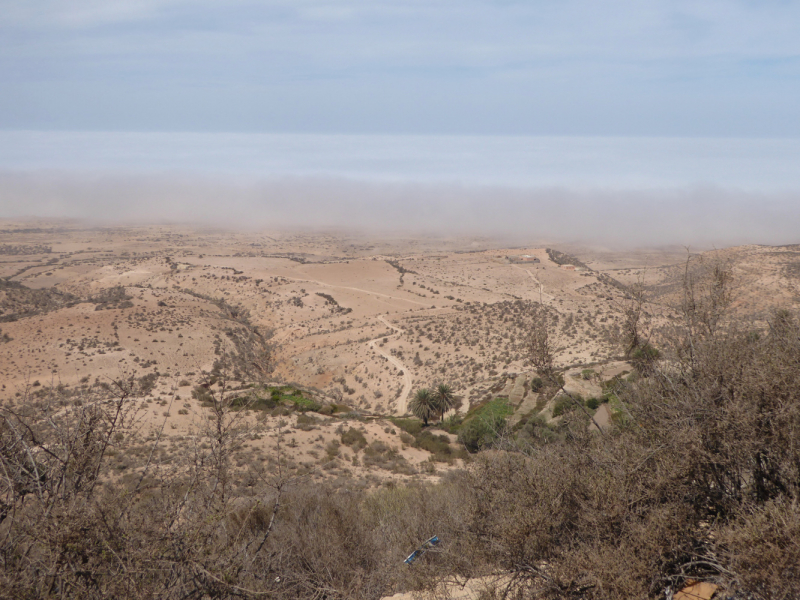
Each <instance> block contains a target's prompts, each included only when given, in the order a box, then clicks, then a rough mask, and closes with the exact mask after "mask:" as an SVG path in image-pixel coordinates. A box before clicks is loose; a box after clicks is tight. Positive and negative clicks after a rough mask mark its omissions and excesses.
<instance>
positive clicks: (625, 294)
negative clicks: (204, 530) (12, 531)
mask: <svg viewBox="0 0 800 600" xmlns="http://www.w3.org/2000/svg"><path fill="white" fill-rule="evenodd" d="M0 230H1V231H2V243H0V258H2V260H1V261H0V278H1V279H0V286H2V287H0V323H1V325H0V341H1V342H2V343H0V375H1V376H2V402H3V407H4V409H3V410H4V411H5V412H4V414H5V417H4V419H5V420H4V422H5V423H12V422H13V421H14V419H16V420H17V421H19V422H20V423H22V422H23V421H24V418H33V419H34V420H35V421H37V422H38V423H39V424H40V426H44V427H45V430H47V429H48V427H49V426H48V425H47V423H51V424H53V426H54V427H55V424H56V423H62V424H63V425H59V427H62V426H63V427H66V428H67V430H70V428H76V429H73V431H78V430H80V429H81V423H84V420H85V419H87V418H88V417H87V415H88V414H93V413H92V411H97V410H100V411H106V410H107V408H106V407H107V406H116V407H117V408H116V410H117V411H118V414H120V415H122V414H124V415H126V416H125V418H124V419H122V417H120V418H121V419H122V420H121V421H120V422H119V423H116V422H115V425H114V427H113V428H112V429H113V431H114V437H113V439H111V438H105V440H106V443H107V447H105V446H104V448H105V450H104V454H103V456H102V457H101V458H100V459H99V460H100V461H101V462H99V463H97V464H98V469H100V465H101V464H102V471H98V474H99V473H100V472H102V473H103V475H101V476H100V478H99V479H97V481H98V482H100V485H102V484H103V483H105V485H111V486H115V488H116V489H139V487H140V486H141V485H142V482H143V481H145V480H147V478H151V477H152V478H155V479H156V480H157V481H156V482H153V484H152V485H154V486H155V487H154V489H161V488H162V486H165V485H167V483H166V480H165V479H164V478H165V477H167V475H166V473H172V475H170V476H169V477H175V476H176V475H177V474H179V473H182V474H183V475H181V476H184V475H185V474H186V473H190V472H192V471H193V469H198V468H199V466H198V465H199V464H203V461H207V462H208V464H215V465H217V467H219V464H220V463H217V462H215V461H217V460H221V459H219V456H218V455H219V453H221V451H222V449H223V448H224V449H226V450H225V451H226V453H227V454H225V477H224V478H223V479H222V480H220V478H219V477H220V476H219V473H218V474H217V476H216V477H217V479H216V481H217V482H218V483H217V484H215V489H216V485H218V484H219V481H224V482H225V485H226V486H228V487H227V489H229V490H230V492H229V494H231V496H230V498H231V499H230V500H229V502H232V504H230V506H229V509H230V510H235V507H237V506H241V505H242V502H244V500H243V499H244V498H247V497H253V496H252V494H254V493H255V494H256V496H255V497H259V496H258V494H259V493H263V492H254V490H256V489H260V488H259V485H263V483H264V482H265V481H268V482H272V483H270V484H269V485H270V486H272V487H271V489H272V490H273V492H271V493H272V494H273V497H274V493H275V491H277V494H278V495H277V497H276V498H277V499H273V500H272V501H273V502H274V503H275V504H274V510H275V511H276V512H275V513H273V520H274V518H275V515H276V514H278V513H277V511H278V506H279V503H280V500H281V497H282V494H283V493H284V491H283V490H284V486H286V487H287V489H288V488H290V487H291V486H296V487H298V489H301V488H302V486H307V485H317V486H324V489H327V490H338V491H339V493H342V491H345V492H347V491H348V490H349V491H350V493H352V491H353V490H359V491H360V493H367V494H371V497H372V498H373V499H374V498H380V497H383V496H381V495H382V494H385V493H387V492H388V493H390V494H396V493H398V491H399V490H403V489H409V488H408V487H407V486H412V488H411V489H415V488H414V486H423V488H419V487H417V488H416V489H418V490H421V489H426V488H424V486H435V488H431V489H439V490H446V489H450V488H451V487H452V486H454V485H456V484H454V483H453V482H454V481H458V480H459V478H460V477H462V476H463V475H462V474H463V473H472V477H478V478H482V477H486V476H487V472H486V471H482V470H481V469H482V468H481V467H478V465H481V464H484V462H485V461H486V460H489V461H497V460H500V455H497V454H496V453H497V452H498V451H499V450H503V452H508V451H509V450H511V449H512V447H513V449H514V451H512V452H511V453H510V454H508V456H507V457H506V458H503V459H502V460H503V461H505V460H512V461H513V460H516V459H514V458H509V457H513V456H514V455H519V454H518V453H519V452H520V451H522V455H521V456H531V457H535V456H537V454H536V453H537V452H539V451H537V450H535V449H536V448H542V449H544V448H550V449H551V450H547V451H548V452H550V451H552V449H554V448H556V447H558V445H559V444H560V442H557V440H569V439H572V438H575V436H577V438H580V439H584V438H585V440H586V441H584V442H582V443H588V444H595V443H600V440H605V439H608V437H607V436H609V435H610V434H613V435H616V434H614V432H615V431H617V430H618V429H619V428H623V429H624V428H625V427H626V423H628V422H629V420H630V419H631V418H632V417H631V412H630V410H631V409H630V406H629V405H628V404H626V402H627V400H625V398H626V394H629V393H631V392H630V390H632V389H634V387H636V385H637V384H636V383H635V382H636V381H637V380H638V378H642V377H644V379H643V380H642V381H647V380H649V379H652V378H653V377H655V375H653V373H655V371H653V369H654V368H655V367H654V366H653V365H655V364H656V362H657V361H658V357H659V354H660V352H661V351H657V350H655V348H661V349H664V348H665V347H666V346H668V345H669V344H671V343H672V342H671V340H672V339H673V338H674V336H675V335H676V333H675V332H676V331H678V330H680V329H681V327H683V326H684V324H685V319H686V315H687V314H690V311H689V309H688V308H687V298H689V294H692V296H691V297H692V302H694V299H693V298H694V296H693V294H695V293H696V294H697V297H698V300H697V302H699V303H700V304H702V303H703V302H705V301H704V300H701V299H700V297H701V296H703V297H707V298H713V299H715V300H714V302H715V303H712V304H707V305H706V306H713V307H716V308H714V310H717V309H719V315H722V312H723V311H722V309H723V305H724V313H725V317H724V319H725V322H726V323H732V322H737V323H747V326H748V327H749V328H752V329H754V330H758V331H769V330H770V329H771V328H773V327H774V322H775V315H776V314H787V315H789V314H794V313H796V311H797V307H798V303H800V287H798V285H800V266H799V265H800V247H798V246H754V245H750V246H740V247H732V248H726V249H714V250H707V251H703V252H695V251H692V250H691V249H687V248H662V249H635V250H629V251H618V250H617V251H610V250H604V249H601V248H588V247H580V246H575V245H563V246H561V247H560V248H559V249H556V248H550V247H547V246H543V245H537V244H531V245H529V246H525V247H513V248H509V247H503V244H502V242H500V241H497V240H492V239H489V238H478V237H469V236H464V237H459V238H448V239H444V238H443V239H440V240H436V239H430V238H426V239H415V238H413V237H411V236H403V235H399V234H398V235H394V236H380V237H378V236H376V237H370V236H368V235H367V234H364V233H346V232H328V233H321V232H303V231H296V232H286V231H284V232H242V231H230V230H215V229H211V228H208V227H205V228H201V227H190V226H169V227H168V226H140V227H134V226H115V227H110V226H105V227H98V226H90V225H87V224H84V223H80V222H67V221H63V222H58V221H42V220H40V221H35V222H23V221H11V220H6V221H4V222H3V223H2V227H1V228H0ZM720 273H722V274H723V275H720ZM709 277H710V279H709ZM715 277H716V279H715ZM723 288H724V289H723ZM720 290H722V291H720ZM692 310H695V309H692ZM696 310H698V311H699V309H696ZM704 310H705V309H704ZM781 311H783V312H781ZM697 314H700V313H699V312H698V313H697ZM703 315H705V316H702V315H701V316H700V317H697V318H698V323H706V324H707V323H708V322H709V321H708V318H709V317H708V314H706V313H703ZM714 318H715V319H717V318H719V319H722V317H721V316H719V317H714ZM714 323H715V326H716V321H714ZM719 326H720V327H722V320H720V321H719ZM542 328H544V330H547V331H548V332H549V335H550V337H549V338H548V340H549V341H548V344H549V346H548V349H549V350H548V352H549V355H548V356H547V357H546V358H547V360H545V361H544V362H543V359H542V356H541V355H539V354H537V345H536V342H535V340H536V339H537V333H536V332H537V331H542V330H543V329H542ZM632 332H633V333H632ZM632 335H634V337H636V336H638V337H636V339H634V338H632V337H631V336H632ZM662 351H663V350H662ZM680 356H681V354H680V351H678V354H676V355H674V356H673V357H672V358H670V359H666V360H672V361H678V362H680V361H681V360H683V359H682V358H680ZM548 360H549V362H547V361H548ZM665 364H668V363H665ZM791 377H792V378H794V377H796V372H795V373H794V374H793V375H791ZM441 385H444V386H447V388H446V389H447V390H449V391H448V393H449V394H450V401H449V404H447V405H446V406H445V407H444V408H442V409H441V411H440V412H438V413H437V412H436V410H434V411H433V412H431V413H421V412H420V410H419V403H417V405H415V402H417V401H418V396H419V393H420V390H423V391H424V390H436V389H437V388H438V386H441ZM639 385H641V384H639ZM637 389H638V388H637ZM626 390H627V391H626ZM109 402H110V403H111V404H110V405H109V404H108V403H109ZM115 402H116V404H114V403H115ZM437 410H439V409H437ZM31 411H33V412H31ZM87 411H88V412H87ZM103 414H106V413H105V412H103ZM418 417H422V418H418ZM42 419H44V420H42ZM428 419H430V424H429V423H428ZM25 422H27V421H25ZM215 427H216V429H215ZM34 429H35V427H34ZM14 431H16V430H14ZM31 431H33V429H32V430H31ZM43 431H44V430H43ZM108 431H109V432H110V431H111V429H109V430H108ZM32 435H33V438H31V440H30V441H29V443H33V444H34V445H35V444H36V443H38V442H36V435H35V434H32ZM42 435H44V433H42ZM564 436H566V437H564ZM586 436H588V437H586ZM101 438H102V435H101ZM20 439H23V438H20ZM204 440H205V441H204ZM592 440H594V441H592ZM603 443H605V442H603ZM39 451H40V452H41V451H44V452H46V451H47V450H46V446H41V449H40V450H39ZM542 451H543V450H542ZM531 452H532V453H533V454H531ZM198 461H200V463H198ZM220 468H221V467H220ZM476 469H477V470H476ZM259 482H261V483H259ZM470 485H471V487H470V494H472V493H474V491H475V490H476V489H479V487H480V486H478V488H476V487H475V485H476V484H475V482H474V481H473V482H472V484H470ZM131 486H133V487H131ZM398 486H400V487H398ZM167 487H169V486H168V485H167ZM302 489H306V490H307V489H308V488H302ZM298 493H299V492H298ZM403 493H406V492H403ZM413 493H421V492H419V491H417V492H413ZM437 493H442V492H437ZM305 494H306V496H308V494H309V493H308V491H306V492H305ZM376 494H377V496H376ZM212 496H213V494H212ZM304 497H305V496H304ZM309 497H313V494H312V495H311V496H309ZM236 498H238V500H237V499H236ZM367 502H370V501H369V500H367ZM226 510H228V509H226ZM703 522H705V521H703ZM706 526H707V525H706ZM271 528H272V522H271V521H270V525H269V528H268V529H267V532H268V534H267V535H269V532H271V530H272V529H271ZM406 534H408V532H406ZM419 535H420V536H421V535H422V533H420V534H419ZM265 539H266V537H265ZM404 539H408V538H407V535H406V537H405V538H404ZM451 541H452V540H451ZM403 547H405V546H403ZM411 550H413V547H411V548H409V551H411ZM394 551H395V552H396V550H394ZM433 552H435V550H434V551H433ZM420 562H425V561H424V560H423V559H420ZM428 562H430V564H429V565H427V566H426V567H421V566H420V567H419V568H417V569H416V571H415V573H416V575H415V576H414V577H412V578H411V579H408V578H405V577H404V578H401V580H399V581H404V583H399V581H396V582H395V583H394V584H392V586H390V587H388V588H387V587H386V586H385V585H382V586H379V588H376V589H375V590H372V591H371V592H369V593H367V592H364V590H363V589H361V588H359V591H358V594H361V593H362V592H364V593H367V596H369V595H370V594H383V595H390V592H396V593H398V594H399V595H398V598H400V597H406V596H407V595H408V594H410V593H411V592H410V591H408V590H414V589H418V590H423V589H429V590H438V592H435V593H437V594H444V595H446V596H448V595H449V596H450V597H464V598H473V597H474V598H477V597H483V596H481V594H486V593H490V592H491V593H495V592H496V591H497V590H502V589H505V590H506V591H508V590H515V589H516V590H517V591H518V592H519V591H521V590H522V589H523V588H520V587H519V585H521V584H520V582H519V581H518V580H517V579H516V578H515V577H513V576H511V575H509V573H510V572H513V569H512V571H508V570H507V569H506V570H501V571H500V572H495V573H494V574H493V575H487V574H486V571H485V569H481V568H476V569H472V568H470V569H466V570H465V568H464V565H463V564H462V565H460V566H458V565H457V564H453V563H448V564H449V567H448V568H449V569H450V571H448V573H450V575H452V574H453V573H461V576H462V577H464V578H465V579H463V580H461V583H458V579H456V580H451V579H447V578H444V579H442V578H441V573H440V572H437V573H440V574H439V575H436V576H435V577H433V576H432V574H431V571H430V569H431V568H433V567H432V566H431V565H433V564H435V563H434V562H433V561H428ZM456 562H458V561H456ZM476 563H477V564H481V561H477V560H476ZM398 564H399V563H398ZM426 564H427V563H426ZM483 564H486V563H483ZM473 566H474V565H473ZM453 569H455V570H454V571H453ZM542 569H544V570H542ZM549 577H551V575H550V574H548V570H547V569H546V568H544V567H541V568H540V567H537V569H535V570H534V571H533V572H532V578H530V579H528V580H526V581H527V582H528V583H527V584H526V585H528V584H531V583H532V582H533V581H536V582H539V583H541V582H545V583H546V582H547V581H549V579H548V578H549ZM278 580H280V576H278V579H276V581H278ZM676 581H679V582H682V584H681V585H677V586H676V587H675V589H674V591H675V592H676V596H675V597H676V598H679V597H680V598H689V597H706V598H709V597H711V595H712V594H714V593H716V592H718V591H719V590H723V589H726V588H724V586H723V587H720V585H717V584H711V583H703V584H702V586H701V587H698V586H699V585H700V584H699V583H698V579H694V578H692V577H688V576H686V577H682V578H678V579H677V580H676ZM274 585H277V583H275V584H274ZM537 585H538V584H537ZM547 585H550V584H547ZM430 586H433V587H432V588H431V587H430ZM703 586H705V587H703ZM273 587H274V586H273ZM545 587H547V586H545ZM682 588H685V589H684V592H679V590H680V589H682ZM701 588H702V590H704V591H703V592H702V593H703V594H705V595H699V596H698V595H696V594H695V592H696V591H697V590H700V589H701ZM292 589H295V588H292ZM365 589H366V588H365ZM525 589H528V588H525ZM559 589H562V588H559ZM487 590H489V591H487ZM491 590H494V591H491ZM686 590H689V591H686ZM692 590H695V592H693V591H692ZM562 591H563V589H562ZM292 593H294V592H292ZM339 593H343V594H344V596H343V597H346V596H348V595H349V594H350V593H353V594H355V593H356V591H355V590H351V591H350V592H339ZM414 593H418V592H414ZM430 593H434V592H433V591H431V592H430ZM698 593H699V592H698ZM404 594H405V595H404ZM681 594H685V595H683V596H681ZM693 594H695V595H693ZM587 597H588V596H587ZM731 597H733V596H731ZM736 597H739V596H736Z"/></svg>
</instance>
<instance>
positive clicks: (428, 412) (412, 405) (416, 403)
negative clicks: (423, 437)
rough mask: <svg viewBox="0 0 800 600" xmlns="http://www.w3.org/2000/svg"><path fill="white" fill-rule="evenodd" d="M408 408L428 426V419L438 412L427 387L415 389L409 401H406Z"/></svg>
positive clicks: (434, 400)
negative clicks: (415, 391)
mask: <svg viewBox="0 0 800 600" xmlns="http://www.w3.org/2000/svg"><path fill="white" fill-rule="evenodd" d="M408 408H409V409H410V410H411V413H412V414H413V415H414V416H415V417H417V418H418V419H422V422H423V423H424V424H425V426H426V427H427V426H428V421H429V420H430V419H432V418H433V417H434V416H435V415H436V413H437V412H438V405H437V404H436V399H435V397H434V395H433V394H432V393H431V391H430V390H429V389H428V388H421V389H419V390H417V393H416V394H414V397H413V398H412V399H411V402H409V403H408Z"/></svg>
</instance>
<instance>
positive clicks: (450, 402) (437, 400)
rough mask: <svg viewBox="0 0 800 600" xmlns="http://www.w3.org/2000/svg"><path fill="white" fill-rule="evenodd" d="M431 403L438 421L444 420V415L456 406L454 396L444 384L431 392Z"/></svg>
mask: <svg viewBox="0 0 800 600" xmlns="http://www.w3.org/2000/svg"><path fill="white" fill-rule="evenodd" d="M433 401H434V405H435V407H436V411H437V412H438V413H439V420H442V419H444V413H446V412H447V411H448V410H450V409H451V408H453V407H454V406H455V405H456V396H455V394H454V393H453V388H451V387H450V386H449V385H447V384H446V383H440V384H439V385H438V386H436V390H435V391H434V392H433Z"/></svg>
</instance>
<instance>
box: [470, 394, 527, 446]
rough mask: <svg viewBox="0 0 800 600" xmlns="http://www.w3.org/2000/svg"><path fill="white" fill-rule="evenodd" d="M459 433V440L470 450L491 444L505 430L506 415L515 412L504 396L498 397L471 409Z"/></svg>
mask: <svg viewBox="0 0 800 600" xmlns="http://www.w3.org/2000/svg"><path fill="white" fill-rule="evenodd" d="M470 412H471V413H472V414H468V415H467V418H466V419H465V421H464V424H463V425H462V426H461V429H460V430H459V433H458V441H459V442H460V443H462V444H464V446H465V447H466V448H467V450H468V451H470V452H477V451H478V450H481V449H483V448H487V447H489V446H491V445H492V444H493V443H494V441H495V440H496V439H497V438H498V436H500V434H501V433H503V432H504V431H505V427H506V417H507V416H508V415H510V414H512V413H513V412H514V409H513V407H511V406H510V405H509V404H508V401H507V400H506V399H504V398H497V399H496V400H492V401H491V402H488V403H487V404H485V405H483V406H481V407H479V408H477V409H476V410H474V411H470Z"/></svg>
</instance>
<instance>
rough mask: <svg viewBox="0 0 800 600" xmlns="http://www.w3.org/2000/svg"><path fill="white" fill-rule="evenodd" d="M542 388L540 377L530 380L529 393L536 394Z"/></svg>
mask: <svg viewBox="0 0 800 600" xmlns="http://www.w3.org/2000/svg"><path fill="white" fill-rule="evenodd" d="M542 387H544V382H543V381H542V378H541V377H534V378H533V379H531V392H533V393H536V392H538V391H539V390H541V389H542Z"/></svg>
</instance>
